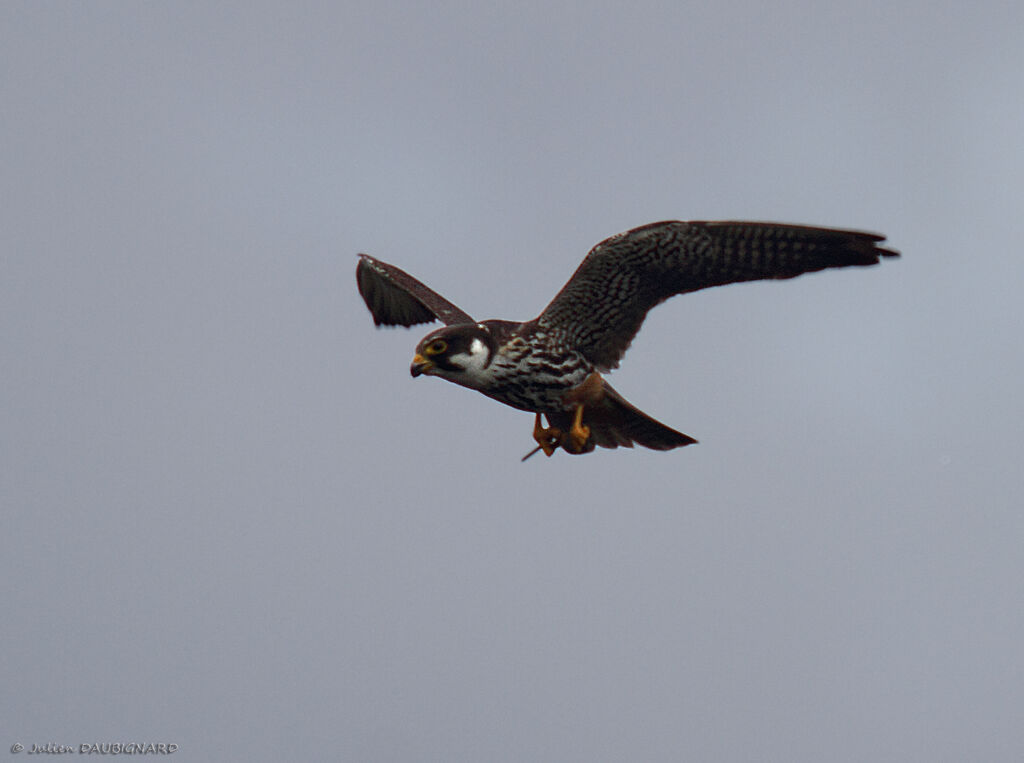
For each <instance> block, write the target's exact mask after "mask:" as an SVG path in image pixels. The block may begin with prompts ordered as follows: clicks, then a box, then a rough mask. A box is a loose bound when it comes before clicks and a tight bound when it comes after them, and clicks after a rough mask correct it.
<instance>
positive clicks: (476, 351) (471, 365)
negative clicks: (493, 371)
mask: <svg viewBox="0 0 1024 763" xmlns="http://www.w3.org/2000/svg"><path fill="white" fill-rule="evenodd" d="M489 356H490V352H489V351H488V349H487V345H486V344H484V343H483V342H481V341H480V340H479V339H474V340H473V341H472V342H470V343H469V352H460V353H457V354H455V355H452V356H451V357H450V358H448V360H449V362H450V363H451V364H452V365H455V366H458V367H459V368H461V369H462V371H463V373H464V374H466V375H467V376H470V377H476V376H479V375H480V374H482V373H483V372H484V369H486V368H487V360H488V358H489Z"/></svg>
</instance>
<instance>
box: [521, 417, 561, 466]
mask: <svg viewBox="0 0 1024 763" xmlns="http://www.w3.org/2000/svg"><path fill="white" fill-rule="evenodd" d="M533 439H534V440H536V441H537V445H539V446H540V449H541V450H543V451H544V455H545V456H550V455H551V454H552V453H554V452H555V450H557V448H558V444H559V442H560V441H561V439H562V430H561V429H555V428H554V427H547V428H545V427H544V425H543V424H541V421H540V414H539V413H538V414H537V418H536V420H535V421H534V423H533ZM536 452H537V451H533V453H536ZM533 453H531V454H530V455H533ZM524 460H525V459H524Z"/></svg>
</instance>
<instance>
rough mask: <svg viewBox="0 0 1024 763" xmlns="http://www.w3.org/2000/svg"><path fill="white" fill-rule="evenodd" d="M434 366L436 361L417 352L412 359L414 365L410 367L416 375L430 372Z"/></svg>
mask: <svg viewBox="0 0 1024 763" xmlns="http://www.w3.org/2000/svg"><path fill="white" fill-rule="evenodd" d="M433 368H434V361H432V360H427V359H426V358H425V357H423V356H422V355H420V354H419V353H416V356H415V357H414V358H413V359H412V366H411V367H410V368H409V373H411V374H412V375H413V376H414V377H416V376H419V375H420V374H429V373H430V372H431V371H432V370H433Z"/></svg>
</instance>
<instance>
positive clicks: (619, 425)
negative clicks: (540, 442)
mask: <svg viewBox="0 0 1024 763" xmlns="http://www.w3.org/2000/svg"><path fill="white" fill-rule="evenodd" d="M601 381H602V384H603V385H604V387H603V394H602V395H601V399H600V401H599V402H596V403H589V404H587V405H585V406H584V408H583V423H584V424H585V425H586V426H588V427H590V438H589V439H588V440H587V443H586V445H585V446H584V447H583V450H582V451H581V452H583V453H589V452H590V451H592V450H593V449H594V448H595V447H597V446H600V447H602V448H618V447H619V446H622V447H624V448H632V447H633V444H634V443H635V444H637V445H642V446H643V447H645V448H651V449H652V450H672V449H673V448H681V447H683V446H684V445H692V444H694V443H695V442H697V441H696V440H695V439H693V438H692V437H690V436H689V435H685V434H683V433H682V432H677V431H676V430H675V429H672V428H671V427H667V426H665V425H664V424H662V423H661V422H660V421H655V420H654V419H652V418H651V417H650V416H648V415H647V414H646V413H644V412H643V411H641V410H640V409H639V408H637V407H636V406H635V405H633V404H632V403H630V402H629V401H628V400H626V398H624V397H623V396H622V395H620V394H619V393H618V392H616V391H615V389H614V388H613V387H612V386H611V385H610V384H609V383H608V382H607V381H605V380H604V379H602V380H601ZM545 416H546V417H547V419H548V422H549V423H550V424H551V426H553V427H557V428H558V429H560V430H562V431H563V432H567V431H569V427H570V426H571V425H572V412H565V413H552V414H545ZM566 452H572V451H570V450H566Z"/></svg>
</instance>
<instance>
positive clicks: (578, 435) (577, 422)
mask: <svg viewBox="0 0 1024 763" xmlns="http://www.w3.org/2000/svg"><path fill="white" fill-rule="evenodd" d="M589 439H590V427H588V426H587V425H586V424H584V423H583V406H582V405H578V406H576V414H575V415H574V416H573V419H572V426H571V427H570V428H569V443H570V444H571V445H572V449H573V451H574V452H575V453H582V452H583V447H584V446H585V445H586V444H587V440H589Z"/></svg>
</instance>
